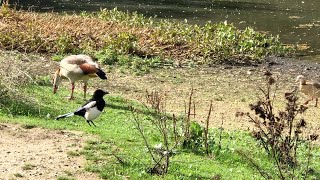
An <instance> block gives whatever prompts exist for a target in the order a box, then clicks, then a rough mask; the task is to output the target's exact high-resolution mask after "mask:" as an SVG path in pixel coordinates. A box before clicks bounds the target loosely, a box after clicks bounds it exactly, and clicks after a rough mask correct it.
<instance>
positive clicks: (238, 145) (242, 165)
mask: <svg viewBox="0 0 320 180" xmlns="http://www.w3.org/2000/svg"><path fill="white" fill-rule="evenodd" d="M21 91H22V92H23V93H24V94H26V95H28V96H31V97H33V101H32V102H33V104H29V103H30V102H29V103H28V102H24V103H21V102H15V101H19V100H11V101H10V102H11V103H13V102H14V103H13V104H10V103H9V104H7V106H8V107H9V109H14V110H11V112H10V113H9V112H6V111H8V110H6V109H5V108H3V109H1V111H0V121H1V122H8V123H19V124H22V126H23V127H25V128H33V127H44V128H48V129H70V130H78V131H84V132H86V133H88V134H94V135H96V136H97V137H98V138H97V139H91V140H89V141H87V143H86V146H85V147H84V149H83V150H82V151H81V152H79V153H78V152H66V153H67V154H68V155H71V156H78V155H84V156H85V157H86V159H87V166H86V167H85V169H86V170H87V171H90V172H95V173H99V174H100V176H101V177H102V178H104V179H123V177H127V176H129V177H130V178H131V179H141V178H142V179H211V178H213V177H216V178H217V177H221V178H222V179H263V178H262V177H261V176H260V174H259V173H258V172H257V171H256V170H253V169H252V167H251V165H250V163H248V162H246V161H245V160H244V159H243V158H242V157H241V156H240V155H239V154H238V153H237V151H241V152H244V153H246V154H249V155H250V157H252V158H254V159H255V161H256V162H257V163H258V164H260V165H261V166H263V167H264V169H265V170H267V171H268V172H274V173H275V172H276V171H275V167H274V166H273V165H272V164H271V163H270V161H268V157H267V155H266V154H265V153H264V152H263V151H262V150H260V149H259V148H257V145H256V142H255V141H254V140H253V139H252V138H251V137H250V136H249V134H248V133H247V132H243V131H222V140H221V149H219V148H218V142H219V136H220V130H219V129H212V130H211V131H210V135H211V136H212V137H213V139H214V143H213V147H211V148H213V153H212V154H211V155H210V156H205V155H202V154H201V153H200V154H199V153H193V152H192V151H189V150H185V149H182V148H177V149H176V155H175V156H174V157H172V159H171V164H170V167H169V172H168V174H166V175H164V176H156V175H153V176H152V175H150V174H149V173H147V170H148V169H147V168H148V167H149V168H150V163H151V159H150V157H149V154H148V152H147V150H146V148H145V145H144V143H143V140H142V138H141V136H140V134H139V133H138V131H137V129H136V128H135V126H134V124H133V123H132V121H131V120H130V119H131V118H132V117H131V113H130V111H129V110H128V106H129V105H133V106H136V107H137V108H140V107H141V106H140V105H139V104H137V103H135V102H131V101H127V100H125V99H123V98H121V97H117V96H112V95H110V96H107V97H106V98H105V99H106V101H107V107H106V109H105V111H104V113H103V114H102V116H101V117H100V118H98V119H97V120H96V121H95V124H96V125H97V127H91V126H89V125H88V124H87V123H86V121H84V120H83V119H82V118H80V117H70V118H67V119H63V120H59V121H56V120H54V117H56V116H57V115H59V114H62V113H66V112H70V111H72V110H75V109H76V108H77V107H79V106H80V105H81V104H82V103H83V100H82V94H81V93H82V92H78V91H76V94H77V99H76V100H74V101H68V100H67V99H66V98H65V96H67V95H68V94H69V91H68V90H66V89H64V88H62V89H60V90H59V92H58V94H52V92H51V87H48V86H29V87H26V88H25V89H21ZM143 112H145V111H143ZM48 114H50V116H48ZM142 117H143V116H142ZM142 123H143V126H144V130H145V131H144V132H145V134H146V137H147V139H148V140H149V142H150V144H151V145H152V146H153V145H155V144H158V143H159V142H160V139H161V138H159V136H158V135H157V131H156V130H155V128H154V127H152V125H151V124H150V122H149V121H148V118H143V120H142ZM300 152H301V155H302V159H301V160H302V162H306V160H305V158H304V157H306V153H305V151H304V149H302V150H301V151H300ZM313 152H315V153H314V154H313V156H312V162H313V164H312V166H311V167H312V168H313V169H314V170H315V172H316V173H318V172H319V170H320V163H319V162H318V161H316V159H317V158H318V159H319V157H320V148H319V147H315V149H314V151H313ZM30 168H35V167H34V166H32V165H28V164H26V165H25V166H24V168H23V169H25V170H28V169H30ZM65 178H68V177H65V176H64V177H59V179H65Z"/></svg>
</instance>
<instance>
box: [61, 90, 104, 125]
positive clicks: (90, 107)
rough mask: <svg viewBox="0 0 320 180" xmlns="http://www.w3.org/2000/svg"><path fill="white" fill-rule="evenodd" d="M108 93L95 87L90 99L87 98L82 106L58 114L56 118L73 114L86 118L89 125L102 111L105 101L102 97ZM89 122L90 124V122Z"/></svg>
mask: <svg viewBox="0 0 320 180" xmlns="http://www.w3.org/2000/svg"><path fill="white" fill-rule="evenodd" d="M106 94H109V92H107V91H104V90H101V89H97V90H96V91H95V92H94V93H93V96H92V98H91V99H90V100H88V101H87V102H86V103H85V104H84V105H83V106H81V107H80V108H78V109H77V110H76V111H74V112H70V113H67V114H63V115H59V116H57V117H56V120H59V119H61V118H66V117H70V116H73V115H78V116H82V117H84V118H85V119H86V120H87V123H88V124H89V125H90V126H91V124H93V125H94V126H96V125H95V124H94V123H93V120H94V119H96V118H97V117H99V116H100V114H101V113H102V110H103V109H104V107H105V105H106V103H105V101H104V99H103V96H104V95H106ZM90 123H91V124H90Z"/></svg>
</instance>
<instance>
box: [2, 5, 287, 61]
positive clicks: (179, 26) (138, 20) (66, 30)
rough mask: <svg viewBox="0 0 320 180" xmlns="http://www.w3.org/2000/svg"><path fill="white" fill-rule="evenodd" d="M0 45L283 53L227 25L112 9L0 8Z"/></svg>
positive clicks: (244, 56)
mask: <svg viewBox="0 0 320 180" xmlns="http://www.w3.org/2000/svg"><path fill="white" fill-rule="evenodd" d="M0 30H1V34H0V48H2V49H5V50H18V51H20V52H26V53H30V52H37V53H54V54H56V53H58V54H65V53H89V54H95V53H96V51H101V50H105V49H112V50H113V51H116V52H117V53H119V54H131V55H137V56H139V57H154V56H159V57H161V58H163V59H174V61H176V62H178V63H179V64H180V63H181V62H184V63H185V62H187V61H194V62H196V63H200V64H204V63H210V62H208V61H223V60H228V61H233V60H234V59H238V60H258V61H261V58H262V57H264V56H267V55H285V54H287V53H289V52H290V51H289V49H287V48H286V47H284V46H283V45H282V44H281V43H280V42H279V39H278V38H277V37H272V36H267V35H264V34H261V33H258V32H255V31H254V30H252V29H250V28H248V29H246V30H243V31H241V30H237V29H236V28H235V27H234V26H233V25H230V24H224V23H221V24H210V23H208V24H206V25H205V26H203V27H201V26H197V25H189V24H186V23H175V22H170V21H160V22H155V21H154V20H151V19H147V18H145V17H144V16H142V15H138V14H128V13H123V12H120V11H117V10H110V11H107V10H104V11H101V12H99V13H96V14H86V15H77V14H72V15H62V14H55V13H43V14H40V13H34V12H25V11H16V10H12V9H9V8H6V7H5V6H2V8H1V9H0Z"/></svg>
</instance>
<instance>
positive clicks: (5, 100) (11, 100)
mask: <svg viewBox="0 0 320 180" xmlns="http://www.w3.org/2000/svg"><path fill="white" fill-rule="evenodd" d="M0 109H1V111H2V112H3V113H5V114H8V115H11V116H32V117H45V116H47V114H51V113H52V112H56V109H53V108H48V107H43V106H39V105H38V104H36V103H35V102H32V101H31V100H28V99H25V98H18V97H0Z"/></svg>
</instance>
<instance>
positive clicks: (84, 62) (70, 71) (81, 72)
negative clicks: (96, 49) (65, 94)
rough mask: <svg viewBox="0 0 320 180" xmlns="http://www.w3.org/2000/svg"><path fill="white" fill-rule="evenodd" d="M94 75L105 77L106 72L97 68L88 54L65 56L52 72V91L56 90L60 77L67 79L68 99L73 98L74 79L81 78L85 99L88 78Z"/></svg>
mask: <svg viewBox="0 0 320 180" xmlns="http://www.w3.org/2000/svg"><path fill="white" fill-rule="evenodd" d="M94 77H99V78H100V79H107V76H106V73H104V72H103V71H102V70H101V69H100V68H99V66H98V64H97V63H95V62H94V61H93V60H92V58H91V57H90V56H87V55H83V54H79V55H70V56H67V57H65V58H64V59H62V60H61V62H60V68H59V69H58V70H57V71H56V72H55V74H54V79H53V93H56V92H57V90H58V87H59V84H60V83H61V81H62V79H69V81H70V83H71V95H70V97H69V99H73V98H74V96H73V93H74V84H75V82H76V81H79V80H82V81H83V83H84V86H83V91H84V99H86V93H87V85H88V80H89V79H90V78H94Z"/></svg>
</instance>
